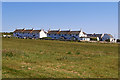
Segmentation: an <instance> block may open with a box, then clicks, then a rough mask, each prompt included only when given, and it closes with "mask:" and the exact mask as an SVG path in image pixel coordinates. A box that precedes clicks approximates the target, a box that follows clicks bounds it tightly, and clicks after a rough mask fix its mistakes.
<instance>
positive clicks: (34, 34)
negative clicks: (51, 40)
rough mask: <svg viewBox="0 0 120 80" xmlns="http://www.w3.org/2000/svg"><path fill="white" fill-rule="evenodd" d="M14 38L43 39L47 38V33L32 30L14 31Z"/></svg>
mask: <svg viewBox="0 0 120 80" xmlns="http://www.w3.org/2000/svg"><path fill="white" fill-rule="evenodd" d="M13 36H14V37H18V38H36V39H38V38H43V37H47V33H46V32H45V31H44V30H43V29H41V30H33V29H16V30H15V31H14V33H13Z"/></svg>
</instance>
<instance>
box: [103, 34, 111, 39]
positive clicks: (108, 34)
mask: <svg viewBox="0 0 120 80" xmlns="http://www.w3.org/2000/svg"><path fill="white" fill-rule="evenodd" d="M105 35H106V34H105ZM107 35H108V36H110V38H113V36H112V35H111V34H107Z"/></svg>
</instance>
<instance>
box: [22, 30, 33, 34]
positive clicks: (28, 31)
mask: <svg viewBox="0 0 120 80" xmlns="http://www.w3.org/2000/svg"><path fill="white" fill-rule="evenodd" d="M32 31H33V29H27V30H24V31H23V32H24V33H31V32H32Z"/></svg>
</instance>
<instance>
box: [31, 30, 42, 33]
mask: <svg viewBox="0 0 120 80" xmlns="http://www.w3.org/2000/svg"><path fill="white" fill-rule="evenodd" d="M40 31H41V30H33V31H32V32H31V33H39V32H40Z"/></svg>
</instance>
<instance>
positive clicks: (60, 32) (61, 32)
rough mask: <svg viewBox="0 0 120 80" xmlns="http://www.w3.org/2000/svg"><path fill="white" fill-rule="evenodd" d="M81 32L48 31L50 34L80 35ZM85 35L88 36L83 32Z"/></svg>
mask: <svg viewBox="0 0 120 80" xmlns="http://www.w3.org/2000/svg"><path fill="white" fill-rule="evenodd" d="M80 32H81V31H70V30H66V31H60V30H50V31H48V34H79V33H80ZM83 34H86V33H85V32H83Z"/></svg>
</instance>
